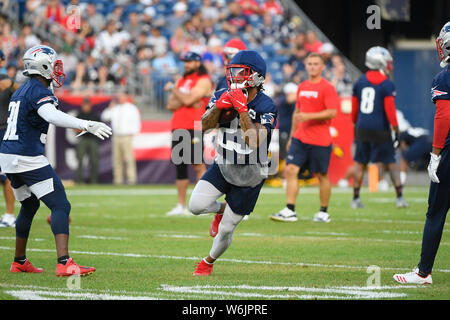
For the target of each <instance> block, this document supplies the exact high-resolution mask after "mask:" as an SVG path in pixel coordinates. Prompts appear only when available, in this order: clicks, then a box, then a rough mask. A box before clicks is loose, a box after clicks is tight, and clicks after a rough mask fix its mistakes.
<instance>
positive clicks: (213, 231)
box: [209, 213, 223, 238]
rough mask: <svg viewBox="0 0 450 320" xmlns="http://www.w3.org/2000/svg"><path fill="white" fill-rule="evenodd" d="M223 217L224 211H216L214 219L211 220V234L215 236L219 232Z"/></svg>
mask: <svg viewBox="0 0 450 320" xmlns="http://www.w3.org/2000/svg"><path fill="white" fill-rule="evenodd" d="M222 217H223V214H222V213H216V215H215V216H214V219H213V221H212V222H211V226H210V227H209V235H210V236H211V237H213V238H214V237H215V236H216V235H217V232H219V224H220V221H222Z"/></svg>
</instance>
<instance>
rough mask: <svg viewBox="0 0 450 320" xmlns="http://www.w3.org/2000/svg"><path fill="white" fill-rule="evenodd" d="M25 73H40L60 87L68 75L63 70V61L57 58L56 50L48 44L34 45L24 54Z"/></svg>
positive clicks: (27, 74) (28, 74)
mask: <svg viewBox="0 0 450 320" xmlns="http://www.w3.org/2000/svg"><path fill="white" fill-rule="evenodd" d="M23 65H24V71H23V75H25V76H30V75H33V74H37V75H40V76H42V77H44V78H45V79H47V80H52V84H54V86H55V87H57V88H59V87H61V86H62V85H63V83H64V80H65V78H66V75H65V74H64V72H63V63H62V61H61V60H58V59H57V55H56V52H55V50H53V49H52V48H50V47H48V46H44V45H38V46H34V47H32V48H30V49H28V50H27V52H25V54H24V55H23Z"/></svg>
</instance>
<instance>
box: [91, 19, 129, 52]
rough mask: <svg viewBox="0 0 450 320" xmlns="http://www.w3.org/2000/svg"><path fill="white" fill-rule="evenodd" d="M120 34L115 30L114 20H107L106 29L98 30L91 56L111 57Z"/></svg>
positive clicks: (118, 44)
mask: <svg viewBox="0 0 450 320" xmlns="http://www.w3.org/2000/svg"><path fill="white" fill-rule="evenodd" d="M121 42H122V35H121V34H120V33H119V32H118V31H117V27H116V21H115V20H109V21H108V24H107V25H106V29H105V30H103V31H102V32H100V34H99V35H98V37H97V39H96V41H95V47H94V49H93V50H92V56H93V57H94V58H96V59H104V58H112V57H113V55H114V49H115V48H116V47H118V46H120V43H121Z"/></svg>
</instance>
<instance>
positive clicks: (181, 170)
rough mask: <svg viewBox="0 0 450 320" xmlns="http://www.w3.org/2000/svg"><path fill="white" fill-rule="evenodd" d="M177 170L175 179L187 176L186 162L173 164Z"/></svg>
mask: <svg viewBox="0 0 450 320" xmlns="http://www.w3.org/2000/svg"><path fill="white" fill-rule="evenodd" d="M175 168H176V171H177V180H184V179H187V178H188V167H187V164H184V163H181V164H177V165H175Z"/></svg>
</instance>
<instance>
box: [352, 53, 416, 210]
mask: <svg viewBox="0 0 450 320" xmlns="http://www.w3.org/2000/svg"><path fill="white" fill-rule="evenodd" d="M366 66H367V67H368V68H369V71H367V72H366V73H365V74H364V75H362V76H361V78H359V80H358V81H357V82H356V83H355V84H354V86H353V97H352V120H353V123H354V124H355V142H356V152H355V157H354V159H355V162H356V166H355V181H354V183H353V199H352V202H351V207H352V208H354V209H356V208H363V207H364V205H363V204H362V202H361V198H360V188H361V185H362V182H363V179H364V171H365V170H366V168H367V165H368V163H369V162H371V163H378V162H381V163H382V164H383V166H384V169H385V170H386V171H388V172H389V174H390V177H391V180H392V184H393V185H394V187H395V192H396V195H397V199H396V205H397V208H407V207H408V203H407V202H406V201H405V199H404V198H403V192H402V185H401V183H400V175H399V172H398V170H397V168H396V163H395V148H397V147H398V145H399V141H398V137H399V129H398V122H397V115H396V110H395V102H394V98H395V87H394V83H393V82H392V81H390V80H389V79H388V78H387V77H388V75H389V73H390V72H391V71H392V69H393V59H392V56H391V54H390V53H389V51H388V50H386V49H385V48H382V47H372V48H370V49H369V50H368V51H367V53H366ZM391 128H392V129H393V130H394V132H395V139H394V141H393V140H392V134H391V132H392V131H391Z"/></svg>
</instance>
